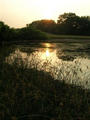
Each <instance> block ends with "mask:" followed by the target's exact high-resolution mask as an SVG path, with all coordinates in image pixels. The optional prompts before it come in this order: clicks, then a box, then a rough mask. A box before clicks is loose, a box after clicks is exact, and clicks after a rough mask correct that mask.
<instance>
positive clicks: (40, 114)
mask: <svg viewBox="0 0 90 120" xmlns="http://www.w3.org/2000/svg"><path fill="white" fill-rule="evenodd" d="M0 68H2V69H0V120H89V118H90V91H89V90H84V89H82V88H80V87H75V86H74V85H67V84H65V83H64V81H63V82H60V81H57V80H54V79H53V78H52V77H51V76H50V75H49V73H44V72H43V71H37V70H35V69H26V67H25V66H23V65H21V66H18V65H17V64H16V63H14V64H13V65H9V64H7V63H2V64H1V63H0Z"/></svg>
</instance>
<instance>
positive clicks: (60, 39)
mask: <svg viewBox="0 0 90 120" xmlns="http://www.w3.org/2000/svg"><path fill="white" fill-rule="evenodd" d="M46 35H47V37H48V38H49V41H50V40H51V42H54V41H56V42H63V41H64V42H65V41H69V42H70V41H71V42H73V41H74V42H75V41H76V42H77V41H78V40H79V41H83V40H84V42H85V41H86V40H89V41H90V36H80V35H55V34H49V33H46ZM68 39H69V40H68Z"/></svg>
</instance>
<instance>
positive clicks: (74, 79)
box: [6, 43, 90, 89]
mask: <svg viewBox="0 0 90 120" xmlns="http://www.w3.org/2000/svg"><path fill="white" fill-rule="evenodd" d="M15 60H17V61H18V64H20V62H21V61H22V63H23V65H24V66H26V67H27V68H35V69H37V70H42V71H46V72H48V73H49V74H50V75H51V76H52V77H54V78H55V79H57V80H64V81H65V82H66V83H68V84H75V85H79V86H82V87H84V88H89V89H90V43H67V44H65V43H40V44H34V43H32V44H29V45H17V46H16V48H15V50H14V52H12V53H10V55H9V56H8V57H6V61H7V62H8V63H9V64H12V63H13V62H15Z"/></svg>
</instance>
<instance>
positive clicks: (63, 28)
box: [28, 13, 90, 35]
mask: <svg viewBox="0 0 90 120" xmlns="http://www.w3.org/2000/svg"><path fill="white" fill-rule="evenodd" d="M28 26H32V27H34V28H37V29H39V30H42V31H44V32H49V33H54V34H63V35H90V16H81V17H80V16H77V15H76V14H75V13H64V14H62V15H60V16H59V17H58V20H57V22H55V21H54V20H40V21H34V22H32V23H31V24H28Z"/></svg>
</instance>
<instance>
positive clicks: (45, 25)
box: [29, 20, 56, 33]
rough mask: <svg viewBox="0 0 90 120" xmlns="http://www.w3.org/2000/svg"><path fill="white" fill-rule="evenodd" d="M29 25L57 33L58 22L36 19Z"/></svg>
mask: <svg viewBox="0 0 90 120" xmlns="http://www.w3.org/2000/svg"><path fill="white" fill-rule="evenodd" d="M29 26H31V27H33V28H36V29H39V30H41V31H44V32H48V33H56V23H55V21H54V20H39V21H34V22H32V23H31V24H29Z"/></svg>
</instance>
